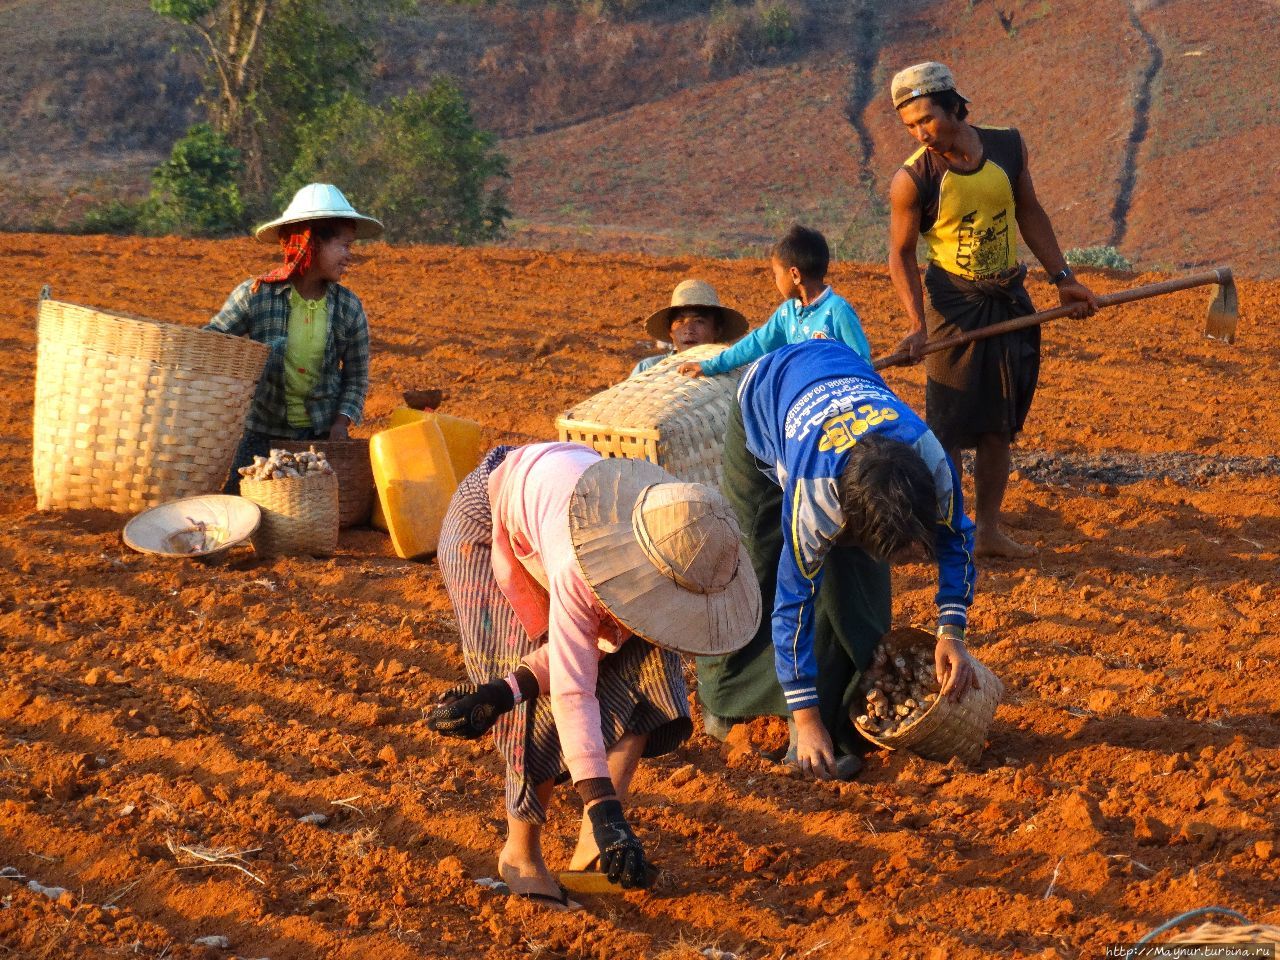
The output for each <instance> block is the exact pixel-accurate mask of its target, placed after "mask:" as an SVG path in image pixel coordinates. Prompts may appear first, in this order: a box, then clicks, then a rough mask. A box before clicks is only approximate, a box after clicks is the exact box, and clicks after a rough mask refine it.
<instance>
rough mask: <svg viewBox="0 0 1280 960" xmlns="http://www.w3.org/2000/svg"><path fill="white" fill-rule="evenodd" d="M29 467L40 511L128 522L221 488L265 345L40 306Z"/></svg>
mask: <svg viewBox="0 0 1280 960" xmlns="http://www.w3.org/2000/svg"><path fill="white" fill-rule="evenodd" d="M38 334H39V336H38V343H37V347H36V390H35V423H34V425H33V429H32V467H33V472H34V479H35V492H36V507H37V509H40V510H71V509H85V508H98V509H106V510H113V511H116V512H118V513H136V512H138V511H139V510H143V509H145V508H147V507H151V506H155V505H157V504H160V503H164V502H166V501H169V500H176V499H180V498H182V497H188V496H194V495H197V494H203V493H213V492H216V491H218V490H220V489H222V485H223V482H224V481H225V480H226V478H227V471H228V469H229V468H230V466H231V458H232V455H233V454H234V453H235V449H236V444H237V443H239V442H240V435H241V433H242V432H243V429H244V418H245V414H246V413H247V412H248V409H249V404H250V402H251V401H252V400H253V393H254V390H255V389H256V387H257V382H258V377H259V375H260V374H261V373H262V367H263V364H264V363H265V362H266V359H267V353H268V350H267V347H266V346H264V345H263V344H261V343H255V342H254V341H252V340H248V339H245V338H242V337H231V336H227V335H226V334H222V333H213V332H210V331H206V330H198V329H195V328H194V327H182V326H177V325H174V324H168V323H158V322H156V321H154V320H146V319H142V318H139V317H130V316H127V315H125V314H118V313H110V312H108V311H105V310H95V309H93V308H91V307H82V306H77V305H75V304H71V303H62V302H61V301H58V300H41V301H40V309H39V322H38Z"/></svg>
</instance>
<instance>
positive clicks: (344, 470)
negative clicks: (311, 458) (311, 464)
mask: <svg viewBox="0 0 1280 960" xmlns="http://www.w3.org/2000/svg"><path fill="white" fill-rule="evenodd" d="M271 446H272V447H273V448H274V449H277V450H288V451H289V452H290V453H301V452H303V451H305V450H310V449H311V448H312V447H315V448H316V449H317V450H323V451H324V455H325V457H326V458H327V459H328V461H329V465H330V466H332V467H333V472H334V473H336V474H337V475H338V526H340V527H355V526H359V525H360V524H362V523H366V522H368V520H369V514H370V513H371V512H372V511H373V500H374V496H375V494H376V493H377V489H376V488H375V487H374V485H373V465H372V464H371V463H370V462H369V441H368V440H367V439H364V438H349V439H346V440H272V441H271Z"/></svg>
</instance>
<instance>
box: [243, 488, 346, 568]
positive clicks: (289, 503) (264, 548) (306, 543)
mask: <svg viewBox="0 0 1280 960" xmlns="http://www.w3.org/2000/svg"><path fill="white" fill-rule="evenodd" d="M240 496H242V497H244V498H245V499H246V500H252V501H253V502H254V503H256V504H257V505H258V506H259V507H260V508H261V509H262V523H261V524H260V525H259V527H258V532H257V533H255V534H254V536H253V548H254V549H255V550H257V551H258V552H260V553H265V554H284V555H287V556H296V555H311V556H328V555H329V554H331V553H333V551H334V550H336V549H337V548H338V478H337V476H336V475H334V474H332V473H311V474H306V475H304V476H300V477H282V478H279V479H274V480H250V479H248V478H247V477H246V478H245V479H243V480H241V481H240Z"/></svg>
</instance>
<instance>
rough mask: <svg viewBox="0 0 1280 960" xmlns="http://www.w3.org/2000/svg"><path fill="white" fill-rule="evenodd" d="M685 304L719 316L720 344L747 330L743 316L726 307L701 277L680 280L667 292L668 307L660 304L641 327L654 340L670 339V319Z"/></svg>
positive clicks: (732, 339)
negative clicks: (669, 301) (660, 307)
mask: <svg viewBox="0 0 1280 960" xmlns="http://www.w3.org/2000/svg"><path fill="white" fill-rule="evenodd" d="M685 307H704V308H706V309H708V310H713V311H715V312H716V313H718V314H719V315H720V336H719V337H718V339H719V340H720V341H721V342H722V343H732V342H733V341H734V340H737V339H738V338H739V337H740V336H742V335H743V334H744V333H746V332H747V318H746V317H744V316H743V315H742V314H740V313H739V312H738V311H737V310H734V309H732V308H731V307H726V306H725V305H724V304H722V303H721V302H720V298H719V297H718V296H717V295H716V288H715V287H713V286H712V285H711V284H709V283H707V281H705V280H681V281H680V283H678V284H676V288H675V289H674V290H672V291H671V306H669V307H663V308H662V309H661V310H659V311H657V312H656V313H652V314H650V315H649V319H648V320H646V321H645V322H644V328H645V330H646V331H648V333H649V336H651V337H653V339H655V340H670V339H671V320H672V318H673V317H674V316H675V313H676V311H677V310H681V309H683V308H685Z"/></svg>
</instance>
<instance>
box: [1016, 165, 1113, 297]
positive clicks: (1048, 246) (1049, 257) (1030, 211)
mask: <svg viewBox="0 0 1280 960" xmlns="http://www.w3.org/2000/svg"><path fill="white" fill-rule="evenodd" d="M1013 202H1014V205H1015V209H1016V211H1017V219H1018V229H1019V230H1020V231H1021V232H1022V239H1023V240H1025V241H1026V242H1027V246H1028V247H1030V248H1031V252H1032V253H1034V254H1035V255H1036V259H1037V260H1039V261H1040V264H1041V266H1043V267H1044V269H1045V271H1046V272H1047V273H1048V274H1049V276H1050V277H1053V276H1055V275H1057V274H1059V273H1061V272H1062V271H1063V270H1064V269H1067V258H1066V257H1064V256H1063V255H1062V248H1061V247H1059V246H1058V237H1057V235H1056V234H1055V233H1054V232H1053V224H1052V223H1050V222H1049V215H1048V214H1047V213H1045V212H1044V207H1042V206H1041V205H1040V198H1039V197H1037V196H1036V188H1035V184H1034V183H1032V180H1031V164H1030V163H1029V161H1028V157H1027V146H1026V144H1025V143H1024V144H1023V145H1022V173H1021V174H1020V175H1019V176H1018V182H1017V183H1016V184H1014V190H1013ZM1058 299H1059V300H1060V301H1061V302H1062V305H1063V306H1064V307H1065V306H1071V305H1074V306H1075V309H1074V310H1073V311H1072V312H1071V316H1073V317H1076V318H1079V317H1087V316H1089V314H1091V313H1093V312H1094V311H1095V310H1097V309H1098V299H1097V297H1095V296H1094V294H1093V291H1092V290H1090V289H1089V288H1088V287H1086V286H1085V285H1084V284H1083V283H1081V282H1080V281H1079V280H1077V279H1076V278H1075V275H1074V274H1072V275H1071V276H1070V277H1069V278H1068V279H1066V280H1064V281H1062V282H1061V283H1059V284H1058Z"/></svg>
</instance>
